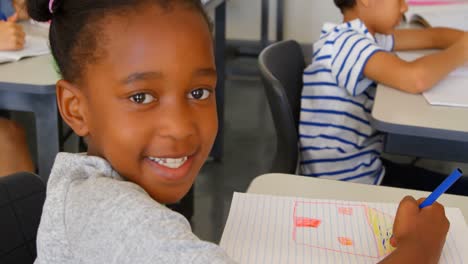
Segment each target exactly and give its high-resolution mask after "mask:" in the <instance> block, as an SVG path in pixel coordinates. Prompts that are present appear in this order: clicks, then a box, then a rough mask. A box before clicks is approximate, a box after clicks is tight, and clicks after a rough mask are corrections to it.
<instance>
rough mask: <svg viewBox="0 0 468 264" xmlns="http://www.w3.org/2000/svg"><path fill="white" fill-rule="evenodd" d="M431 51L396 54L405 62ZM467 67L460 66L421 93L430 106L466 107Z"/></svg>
mask: <svg viewBox="0 0 468 264" xmlns="http://www.w3.org/2000/svg"><path fill="white" fill-rule="evenodd" d="M431 52H434V51H433V50H424V51H409V52H408V51H407V52H398V56H399V57H400V58H402V59H404V60H406V61H413V60H416V59H417V58H419V57H421V56H423V55H427V54H430V53H431ZM467 85H468V65H465V66H462V67H460V68H458V69H456V70H455V71H453V72H452V73H450V74H449V75H448V76H447V77H446V78H444V79H443V80H442V81H440V82H439V83H437V84H436V85H435V86H434V87H432V88H431V89H429V90H427V91H425V92H424V93H423V96H424V98H425V99H426V101H427V102H428V103H430V104H431V105H441V106H457V107H468V89H466V88H467V87H466V86H467Z"/></svg>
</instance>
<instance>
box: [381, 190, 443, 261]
mask: <svg viewBox="0 0 468 264" xmlns="http://www.w3.org/2000/svg"><path fill="white" fill-rule="evenodd" d="M423 200H424V199H419V200H418V201H416V200H415V199H414V198H413V197H411V196H407V197H405V198H404V199H403V200H402V201H401V202H400V206H399V207H398V211H397V214H396V217H395V223H394V225H393V237H392V239H391V240H390V243H391V244H392V246H394V247H396V248H397V249H396V250H395V251H394V252H393V253H392V254H390V255H389V256H388V257H387V258H385V259H384V260H383V261H382V262H381V263H438V262H439V258H440V255H441V253H442V248H443V247H444V244H445V238H446V236H447V232H448V229H449V226H450V223H449V221H448V219H447V217H446V216H445V210H444V207H443V206H442V205H441V204H439V203H437V202H435V203H434V204H433V205H431V206H428V207H425V208H423V209H419V204H420V203H422V201H423Z"/></svg>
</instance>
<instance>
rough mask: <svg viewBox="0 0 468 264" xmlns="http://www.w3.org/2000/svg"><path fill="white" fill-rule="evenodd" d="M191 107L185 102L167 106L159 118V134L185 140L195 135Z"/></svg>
mask: <svg viewBox="0 0 468 264" xmlns="http://www.w3.org/2000/svg"><path fill="white" fill-rule="evenodd" d="M191 115H192V111H190V107H189V106H187V105H184V104H175V105H172V106H167V107H165V109H164V111H161V115H159V116H158V117H157V118H158V119H159V120H158V124H159V128H158V130H159V131H158V134H159V135H160V136H163V137H170V138H173V139H176V140H183V139H186V138H189V137H191V136H193V135H194V134H195V132H196V126H195V122H194V118H193V117H192V116H191Z"/></svg>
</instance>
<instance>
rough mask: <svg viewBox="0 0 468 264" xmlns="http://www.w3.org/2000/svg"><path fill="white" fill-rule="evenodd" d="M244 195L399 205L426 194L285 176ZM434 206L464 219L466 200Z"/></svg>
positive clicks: (261, 180)
mask: <svg viewBox="0 0 468 264" xmlns="http://www.w3.org/2000/svg"><path fill="white" fill-rule="evenodd" d="M247 193H256V194H268V195H279V196H295V197H305V198H316V199H335V200H347V201H359V202H384V203H385V202H388V203H399V202H400V201H401V199H402V198H403V197H404V196H406V195H412V196H413V197H415V198H420V197H427V196H428V195H429V192H423V191H415V190H408V189H400V188H392V187H384V186H374V185H365V184H357V183H350V182H342V181H334V180H326V179H318V178H313V177H304V176H298V175H289V174H265V175H260V176H258V177H256V178H255V179H254V180H253V181H252V182H251V183H250V186H249V188H248V189H247ZM437 201H438V202H440V203H442V204H443V205H444V206H446V207H457V208H460V209H461V211H462V213H463V215H464V217H465V219H468V197H466V196H458V195H450V194H443V195H442V196H441V197H440V198H439V199H437Z"/></svg>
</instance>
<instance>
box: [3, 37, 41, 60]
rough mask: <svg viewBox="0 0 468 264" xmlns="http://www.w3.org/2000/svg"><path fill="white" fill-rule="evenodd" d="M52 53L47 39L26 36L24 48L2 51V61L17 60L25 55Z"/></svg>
mask: <svg viewBox="0 0 468 264" xmlns="http://www.w3.org/2000/svg"><path fill="white" fill-rule="evenodd" d="M48 53H50V49H49V45H48V44H47V39H45V38H41V37H34V36H26V42H25V45H24V48H23V49H22V50H18V51H0V63H2V62H9V61H17V60H20V59H21V58H24V57H32V56H39V55H44V54H48Z"/></svg>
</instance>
